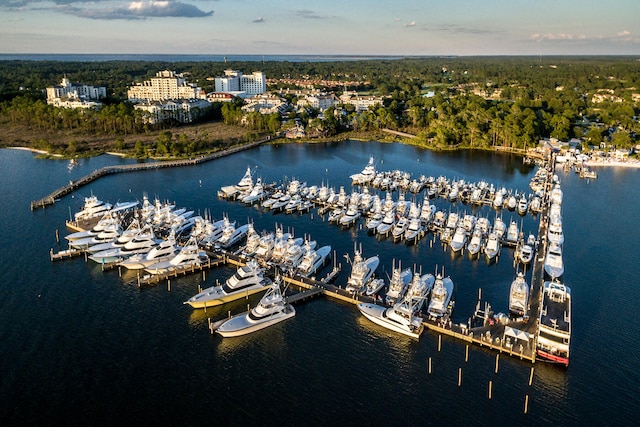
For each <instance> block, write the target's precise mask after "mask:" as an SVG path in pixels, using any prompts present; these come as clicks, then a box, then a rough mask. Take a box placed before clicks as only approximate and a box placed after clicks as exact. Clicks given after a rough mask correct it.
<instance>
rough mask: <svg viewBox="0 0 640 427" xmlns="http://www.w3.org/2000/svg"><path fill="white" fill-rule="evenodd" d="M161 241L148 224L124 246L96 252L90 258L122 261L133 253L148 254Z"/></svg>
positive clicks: (100, 260) (103, 261) (107, 261)
mask: <svg viewBox="0 0 640 427" xmlns="http://www.w3.org/2000/svg"><path fill="white" fill-rule="evenodd" d="M160 242H162V240H159V239H156V237H155V234H154V232H153V229H152V228H151V226H150V225H146V226H144V227H143V228H142V229H141V230H139V231H138V233H137V234H136V235H135V236H134V237H133V238H132V239H131V240H129V241H128V242H126V243H125V244H124V246H121V247H116V248H112V249H106V250H103V251H100V252H96V253H94V254H93V255H91V256H90V257H89V258H90V259H92V260H93V261H96V262H98V263H110V262H115V261H121V260H123V259H126V258H129V257H131V256H133V255H137V254H143V253H145V254H146V253H148V252H149V251H150V250H151V249H152V248H153V247H154V246H155V245H157V244H158V243H160Z"/></svg>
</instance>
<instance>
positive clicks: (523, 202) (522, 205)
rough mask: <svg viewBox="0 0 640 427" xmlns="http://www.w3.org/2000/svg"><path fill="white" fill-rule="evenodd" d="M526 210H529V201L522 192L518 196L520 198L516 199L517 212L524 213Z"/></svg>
mask: <svg viewBox="0 0 640 427" xmlns="http://www.w3.org/2000/svg"><path fill="white" fill-rule="evenodd" d="M528 210H529V201H528V200H527V198H526V197H525V195H524V194H522V195H521V196H520V199H519V200H518V214H520V215H526V214H527V211H528Z"/></svg>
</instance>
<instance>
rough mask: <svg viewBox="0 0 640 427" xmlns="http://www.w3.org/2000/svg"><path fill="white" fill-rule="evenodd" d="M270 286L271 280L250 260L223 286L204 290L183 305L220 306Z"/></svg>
mask: <svg viewBox="0 0 640 427" xmlns="http://www.w3.org/2000/svg"><path fill="white" fill-rule="evenodd" d="M270 284H271V280H270V279H269V278H267V277H265V276H264V271H263V270H262V268H261V267H260V266H259V265H258V263H257V262H256V261H255V260H251V261H249V262H248V263H247V264H246V265H244V266H242V267H240V268H238V270H237V271H236V272H235V273H234V274H233V276H231V277H229V278H228V279H227V280H226V281H225V282H224V284H222V285H216V286H212V287H210V288H207V289H204V290H203V291H202V292H200V293H198V294H196V295H194V296H192V297H191V298H189V299H188V300H187V301H185V302H184V303H185V304H189V305H190V306H191V307H193V308H205V307H211V306H215V305H222V304H225V303H228V302H230V301H235V300H237V299H239V298H242V297H245V296H249V295H253V294H255V293H257V292H261V291H263V290H265V289H266V288H267V287H268V286H269V285H270Z"/></svg>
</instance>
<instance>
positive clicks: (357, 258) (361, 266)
mask: <svg viewBox="0 0 640 427" xmlns="http://www.w3.org/2000/svg"><path fill="white" fill-rule="evenodd" d="M378 264H380V258H378V257H377V256H372V257H369V258H367V259H366V260H365V259H364V258H363V257H362V254H361V252H360V251H358V250H356V251H355V253H354V255H353V261H352V262H351V274H350V275H349V279H347V285H346V286H345V289H346V290H347V291H348V292H351V293H354V294H356V293H357V294H360V293H363V292H364V291H365V288H366V286H367V282H368V281H369V280H370V279H371V277H372V276H373V273H375V271H376V269H377V268H378Z"/></svg>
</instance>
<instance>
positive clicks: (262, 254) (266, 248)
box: [255, 233, 276, 262]
mask: <svg viewBox="0 0 640 427" xmlns="http://www.w3.org/2000/svg"><path fill="white" fill-rule="evenodd" d="M275 242H276V240H275V235H274V234H273V233H267V234H265V235H263V236H262V237H260V242H259V243H258V248H257V249H256V251H255V257H256V258H258V259H259V260H260V261H262V262H266V261H269V260H270V259H271V253H272V252H273V247H274V245H275Z"/></svg>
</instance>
